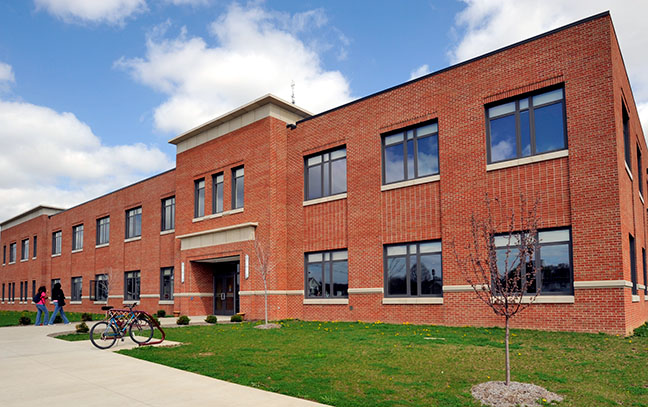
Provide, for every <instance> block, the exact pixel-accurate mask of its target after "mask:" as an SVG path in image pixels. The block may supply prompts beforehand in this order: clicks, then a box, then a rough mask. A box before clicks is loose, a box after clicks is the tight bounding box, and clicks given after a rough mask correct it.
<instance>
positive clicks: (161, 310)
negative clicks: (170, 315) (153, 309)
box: [157, 309, 166, 318]
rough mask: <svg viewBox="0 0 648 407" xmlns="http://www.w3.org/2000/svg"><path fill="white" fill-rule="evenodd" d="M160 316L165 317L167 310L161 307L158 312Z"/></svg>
mask: <svg viewBox="0 0 648 407" xmlns="http://www.w3.org/2000/svg"><path fill="white" fill-rule="evenodd" d="M157 316H158V318H164V317H165V316H166V311H165V310H163V309H159V310H158V312H157Z"/></svg>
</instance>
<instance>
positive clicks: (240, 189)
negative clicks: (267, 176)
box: [232, 167, 245, 209]
mask: <svg viewBox="0 0 648 407" xmlns="http://www.w3.org/2000/svg"><path fill="white" fill-rule="evenodd" d="M244 177H245V172H244V169H243V167H238V168H234V169H232V209H238V208H242V207H243V198H244V190H245V188H244V184H245V182H244V181H245V180H244Z"/></svg>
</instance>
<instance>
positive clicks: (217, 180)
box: [212, 172, 224, 213]
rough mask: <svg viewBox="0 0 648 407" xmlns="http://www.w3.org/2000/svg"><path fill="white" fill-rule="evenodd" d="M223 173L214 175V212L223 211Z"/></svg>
mask: <svg viewBox="0 0 648 407" xmlns="http://www.w3.org/2000/svg"><path fill="white" fill-rule="evenodd" d="M223 179H224V176H223V173H222V172H221V173H220V174H216V175H213V176H212V213H221V212H223Z"/></svg>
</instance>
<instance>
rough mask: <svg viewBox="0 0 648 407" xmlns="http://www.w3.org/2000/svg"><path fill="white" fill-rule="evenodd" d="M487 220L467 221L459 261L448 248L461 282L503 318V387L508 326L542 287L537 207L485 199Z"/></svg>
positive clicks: (508, 366)
mask: <svg viewBox="0 0 648 407" xmlns="http://www.w3.org/2000/svg"><path fill="white" fill-rule="evenodd" d="M485 203H486V209H487V213H486V217H485V218H484V219H479V218H478V217H476V216H475V215H474V214H473V215H472V216H471V221H470V225H471V238H472V241H471V242H470V243H469V244H468V245H467V246H466V252H465V253H466V254H465V255H464V256H463V257H462V256H461V255H460V254H459V253H458V251H457V248H456V247H455V246H454V244H452V246H453V249H454V254H455V259H456V262H457V265H458V266H459V269H460V270H461V272H462V273H463V275H464V278H465V279H466V281H467V282H468V284H470V285H471V286H472V288H473V290H474V292H475V294H477V298H478V299H479V300H481V301H482V302H483V303H484V304H486V305H488V306H489V307H490V308H491V309H492V310H493V312H494V313H495V314H496V315H499V316H502V317H504V321H505V327H506V335H505V344H506V345H505V347H506V385H507V386H508V385H509V383H510V381H511V363H510V355H509V321H510V319H511V318H512V317H513V316H515V315H517V314H518V313H520V312H522V311H524V310H525V309H526V308H528V307H529V306H531V304H533V303H534V302H535V299H536V298H537V296H538V294H540V287H539V285H537V284H536V275H537V273H538V272H539V268H538V267H537V266H536V264H537V263H536V262H535V261H534V254H535V250H536V247H537V243H538V242H537V237H538V215H537V214H538V204H539V200H538V199H536V201H535V202H534V204H533V205H532V206H529V205H528V203H527V201H526V199H525V197H524V196H520V199H519V202H518V204H519V208H517V215H516V208H504V207H503V205H502V203H501V201H500V200H499V199H497V198H495V199H490V198H489V197H488V195H486V198H485Z"/></svg>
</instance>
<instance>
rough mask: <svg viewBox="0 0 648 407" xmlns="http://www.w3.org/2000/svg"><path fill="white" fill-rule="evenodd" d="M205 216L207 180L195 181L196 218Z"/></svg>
mask: <svg viewBox="0 0 648 407" xmlns="http://www.w3.org/2000/svg"><path fill="white" fill-rule="evenodd" d="M203 216H205V179H204V178H201V179H198V180H195V181H194V218H202V217H203Z"/></svg>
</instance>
